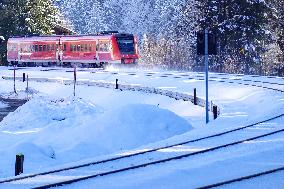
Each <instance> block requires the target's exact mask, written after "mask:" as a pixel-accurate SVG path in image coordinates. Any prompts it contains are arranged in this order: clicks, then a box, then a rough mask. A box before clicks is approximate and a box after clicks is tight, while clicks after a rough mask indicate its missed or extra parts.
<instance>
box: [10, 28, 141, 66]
mask: <svg viewBox="0 0 284 189" xmlns="http://www.w3.org/2000/svg"><path fill="white" fill-rule="evenodd" d="M7 60H8V62H9V63H11V64H17V65H20V66H48V65H72V64H82V65H83V66H88V67H101V66H103V65H105V64H108V63H111V64H135V63H137V60H138V46H137V38H136V37H135V36H134V35H133V34H125V33H118V32H104V33H100V34H96V35H69V36H68V35H66V36H56V35H54V36H25V37H12V38H9V39H8V43H7Z"/></svg>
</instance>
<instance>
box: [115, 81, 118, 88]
mask: <svg viewBox="0 0 284 189" xmlns="http://www.w3.org/2000/svg"><path fill="white" fill-rule="evenodd" d="M115 89H118V79H116V80H115Z"/></svg>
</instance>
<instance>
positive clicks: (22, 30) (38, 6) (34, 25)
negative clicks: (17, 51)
mask: <svg viewBox="0 0 284 189" xmlns="http://www.w3.org/2000/svg"><path fill="white" fill-rule="evenodd" d="M53 3H54V1H53V0H2V1H1V2H0V15H1V17H0V35H1V36H3V37H4V38H5V39H6V40H7V39H8V38H9V37H11V36H17V35H27V34H31V33H37V34H49V33H51V32H52V29H53V26H54V25H55V24H56V22H57V20H56V15H57V14H58V11H57V9H56V8H55V7H54V5H53ZM6 42H7V41H5V42H4V43H2V44H1V45H0V54H1V63H2V64H3V63H4V62H5V59H6V46H7V43H6Z"/></svg>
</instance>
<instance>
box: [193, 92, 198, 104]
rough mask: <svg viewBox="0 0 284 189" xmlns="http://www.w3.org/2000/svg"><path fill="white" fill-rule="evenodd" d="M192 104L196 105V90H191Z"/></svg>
mask: <svg viewBox="0 0 284 189" xmlns="http://www.w3.org/2000/svg"><path fill="white" fill-rule="evenodd" d="M193 104H194V105H197V97H196V88H194V89H193Z"/></svg>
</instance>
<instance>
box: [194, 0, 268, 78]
mask: <svg viewBox="0 0 284 189" xmlns="http://www.w3.org/2000/svg"><path fill="white" fill-rule="evenodd" d="M200 4H201V8H202V9H203V10H204V11H203V13H204V14H203V19H201V22H200V27H201V28H205V27H206V28H209V29H210V30H212V31H213V32H216V34H217V36H218V38H219V40H220V41H219V56H220V59H219V60H224V61H223V63H222V67H223V68H224V69H225V66H226V61H230V62H231V61H232V60H233V62H234V63H235V64H237V66H235V68H237V69H238V70H236V71H238V72H242V73H252V72H254V69H253V67H254V66H255V65H256V64H257V63H258V62H259V59H260V54H261V53H263V52H264V51H265V48H264V46H263V44H264V43H266V42H267V40H270V39H271V36H270V35H269V34H268V33H266V26H267V22H268V12H269V11H270V9H269V7H268V6H267V4H266V3H265V1H260V0H249V1H248V0H232V1H226V0H221V1H204V0H200Z"/></svg>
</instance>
